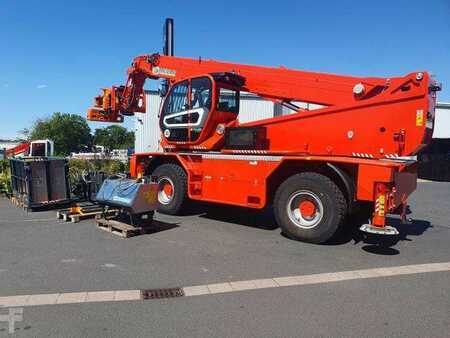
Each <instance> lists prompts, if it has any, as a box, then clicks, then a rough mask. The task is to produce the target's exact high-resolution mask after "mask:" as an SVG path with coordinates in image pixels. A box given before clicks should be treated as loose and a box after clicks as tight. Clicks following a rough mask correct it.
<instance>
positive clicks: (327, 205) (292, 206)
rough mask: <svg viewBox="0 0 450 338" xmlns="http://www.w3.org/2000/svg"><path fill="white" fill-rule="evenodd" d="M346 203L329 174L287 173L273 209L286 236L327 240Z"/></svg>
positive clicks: (319, 240) (343, 213) (314, 241)
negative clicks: (289, 175) (288, 174)
mask: <svg viewBox="0 0 450 338" xmlns="http://www.w3.org/2000/svg"><path fill="white" fill-rule="evenodd" d="M346 210H347V203H346V200H345V197H344V195H343V193H342V191H341V190H340V189H339V187H338V186H337V185H336V184H335V183H334V182H333V181H332V180H330V179H329V178H328V177H326V176H324V175H321V174H317V173H312V172H307V173H301V174H297V175H294V176H291V177H289V178H288V179H287V180H286V181H284V182H283V183H282V184H281V185H280V186H279V188H278V189H277V192H276V194H275V200H274V212H275V217H276V220H277V222H278V225H279V226H280V227H281V229H282V231H283V233H284V234H286V235H287V236H288V237H290V238H293V239H296V240H300V241H304V242H311V243H323V242H326V241H328V240H329V239H330V238H331V237H333V235H335V234H336V232H337V231H338V230H339V228H340V226H341V223H342V221H343V219H344V217H345V214H346Z"/></svg>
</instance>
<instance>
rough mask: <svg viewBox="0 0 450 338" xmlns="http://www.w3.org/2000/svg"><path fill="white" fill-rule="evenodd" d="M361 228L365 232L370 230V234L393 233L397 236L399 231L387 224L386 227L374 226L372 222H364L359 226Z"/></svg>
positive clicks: (392, 234)
mask: <svg viewBox="0 0 450 338" xmlns="http://www.w3.org/2000/svg"><path fill="white" fill-rule="evenodd" d="M359 230H361V231H364V232H368V233H370V234H376V235H391V236H395V235H398V234H399V232H398V230H397V229H396V228H394V227H392V226H389V225H386V226H384V227H382V228H381V227H376V226H373V225H372V224H363V225H361V227H360V228H359Z"/></svg>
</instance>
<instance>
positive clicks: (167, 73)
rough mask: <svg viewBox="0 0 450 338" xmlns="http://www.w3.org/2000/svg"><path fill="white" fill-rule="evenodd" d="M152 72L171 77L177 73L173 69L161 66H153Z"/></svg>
mask: <svg viewBox="0 0 450 338" xmlns="http://www.w3.org/2000/svg"><path fill="white" fill-rule="evenodd" d="M152 72H153V74H155V75H165V76H171V77H175V76H176V75H177V72H176V71H175V70H173V69H168V68H161V67H153V68H152Z"/></svg>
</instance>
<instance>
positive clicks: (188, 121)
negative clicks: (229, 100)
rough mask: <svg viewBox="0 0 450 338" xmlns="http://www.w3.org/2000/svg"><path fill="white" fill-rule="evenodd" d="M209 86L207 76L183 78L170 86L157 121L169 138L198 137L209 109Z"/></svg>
mask: <svg viewBox="0 0 450 338" xmlns="http://www.w3.org/2000/svg"><path fill="white" fill-rule="evenodd" d="M211 88H212V83H211V80H210V79H209V78H208V77H199V78H194V79H192V80H190V81H182V82H180V83H178V84H175V85H174V86H173V88H172V89H171V91H170V93H169V95H168V96H167V97H166V99H165V102H164V105H163V109H162V111H161V120H160V127H161V131H163V132H164V135H165V136H166V138H167V139H168V140H169V141H184V142H189V141H195V140H197V139H198V137H199V136H200V133H201V131H202V129H203V127H204V124H205V122H206V119H207V117H208V113H209V111H210V110H211V101H212V95H211ZM188 94H189V95H188ZM167 135H168V136H167Z"/></svg>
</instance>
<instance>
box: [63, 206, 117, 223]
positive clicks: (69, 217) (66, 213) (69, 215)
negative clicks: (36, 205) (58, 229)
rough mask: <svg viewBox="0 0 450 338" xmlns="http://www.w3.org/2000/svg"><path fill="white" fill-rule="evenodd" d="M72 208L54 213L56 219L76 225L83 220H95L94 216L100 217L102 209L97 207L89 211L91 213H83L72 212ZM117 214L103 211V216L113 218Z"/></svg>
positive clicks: (113, 211) (115, 210)
mask: <svg viewBox="0 0 450 338" xmlns="http://www.w3.org/2000/svg"><path fill="white" fill-rule="evenodd" d="M73 210H74V209H73V208H68V209H62V210H58V211H57V212H56V218H57V219H62V220H63V221H65V222H69V221H70V222H72V223H78V222H80V221H81V220H83V219H90V218H95V217H96V216H101V215H102V209H101V208H100V207H99V208H98V209H94V210H93V209H92V208H91V209H90V210H93V211H89V212H83V211H73ZM116 213H117V209H109V210H108V211H105V212H104V213H103V214H104V215H106V216H114V215H115V214H116Z"/></svg>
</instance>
